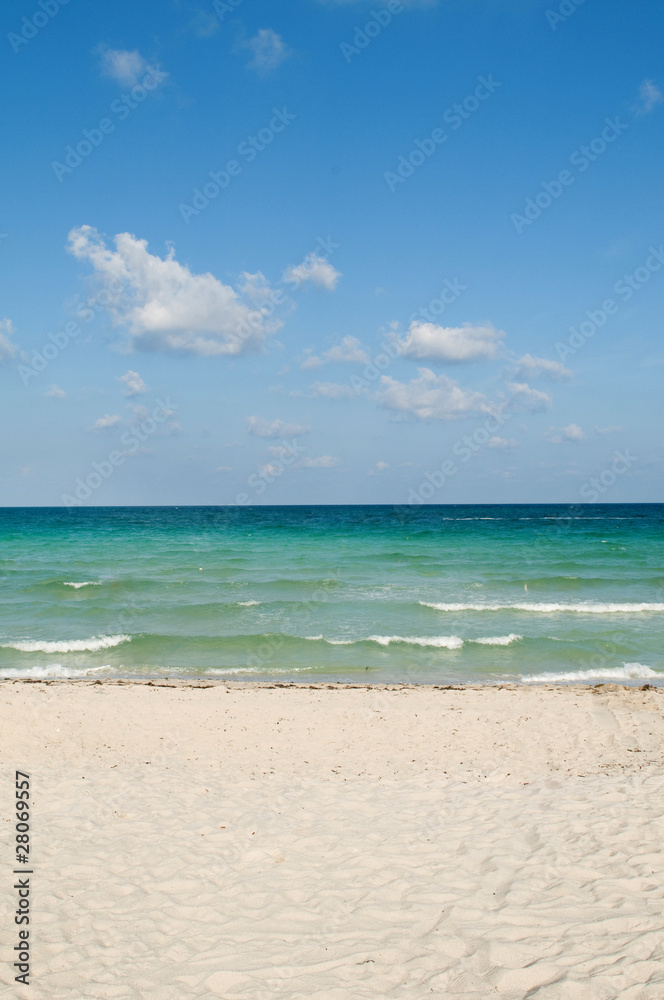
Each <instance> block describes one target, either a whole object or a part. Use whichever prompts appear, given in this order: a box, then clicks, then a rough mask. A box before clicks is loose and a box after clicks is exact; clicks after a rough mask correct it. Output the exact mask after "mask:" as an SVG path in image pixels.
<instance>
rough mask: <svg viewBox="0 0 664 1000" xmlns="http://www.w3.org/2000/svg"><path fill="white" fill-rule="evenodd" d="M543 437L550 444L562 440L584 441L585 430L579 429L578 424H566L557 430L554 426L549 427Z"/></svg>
mask: <svg viewBox="0 0 664 1000" xmlns="http://www.w3.org/2000/svg"><path fill="white" fill-rule="evenodd" d="M545 437H546V438H547V440H548V441H551V443H552V444H562V443H563V441H585V439H586V434H585V431H583V430H581V428H580V427H579V425H578V424H568V425H567V427H563V428H562V430H560V431H558V430H556V429H555V427H550V428H549V430H548V431H547V432H546V434H545Z"/></svg>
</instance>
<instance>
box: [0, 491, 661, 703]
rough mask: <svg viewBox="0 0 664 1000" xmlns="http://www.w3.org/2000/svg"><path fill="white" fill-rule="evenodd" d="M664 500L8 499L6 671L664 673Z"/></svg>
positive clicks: (594, 679) (634, 677)
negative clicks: (90, 503) (26, 504)
mask: <svg viewBox="0 0 664 1000" xmlns="http://www.w3.org/2000/svg"><path fill="white" fill-rule="evenodd" d="M663 528H664V505H663V504H611V505H585V504H584V505H583V506H580V505H576V506H569V505H564V504H556V505H544V504H534V505H530V504H521V505H510V506H505V505H500V506H493V505H488V504H487V505H472V506H471V505H446V506H421V507H409V506H343V507H341V506H317V507H307V506H297V507H268V506H264V507H91V508H84V507H81V508H74V509H71V510H67V509H64V508H23V509H19V508H4V509H0V595H1V600H0V676H2V677H14V678H16V677H33V678H49V677H53V678H58V677H90V678H103V677H124V678H131V677H140V678H152V679H155V678H163V677H171V678H175V677H178V678H187V677H201V676H203V677H210V678H216V679H223V678H228V679H229V680H281V681H298V682H313V681H331V682H335V681H337V682H359V683H366V682H371V683H396V682H406V683H418V684H464V683H491V684H497V683H504V682H518V683H524V684H536V683H543V682H550V683H563V684H564V683H573V682H577V683H579V682H590V683H601V682H606V683H608V682H611V681H614V682H619V683H631V684H645V683H648V684H655V685H661V684H663V683H664V641H663V640H664V544H663V542H664V532H663Z"/></svg>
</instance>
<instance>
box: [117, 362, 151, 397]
mask: <svg viewBox="0 0 664 1000" xmlns="http://www.w3.org/2000/svg"><path fill="white" fill-rule="evenodd" d="M118 382H122V383H123V385H124V387H125V388H124V395H125V396H140V395H141V393H144V392H147V391H148V387H147V385H146V384H145V382H144V381H143V379H142V378H141V376H140V375H139V374H138V372H133V371H132V370H131V368H130V369H129V371H128V372H125V374H124V375H120V376H119V378H118Z"/></svg>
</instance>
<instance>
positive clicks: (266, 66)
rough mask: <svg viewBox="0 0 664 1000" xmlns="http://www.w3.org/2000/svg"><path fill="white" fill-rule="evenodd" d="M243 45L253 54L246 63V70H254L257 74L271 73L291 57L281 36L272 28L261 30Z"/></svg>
mask: <svg viewBox="0 0 664 1000" xmlns="http://www.w3.org/2000/svg"><path fill="white" fill-rule="evenodd" d="M245 44H246V48H248V49H250V50H251V52H252V53H253V55H252V58H251V59H250V60H249V62H248V63H247V69H255V70H256V71H257V72H258V73H271V72H272V71H273V70H275V69H277V68H278V67H279V66H281V64H282V62H285V60H286V59H288V57H289V56H290V55H292V53H291V50H290V49H289V48H288V46H287V45H286V44H285V43H284V40H283V38H282V37H281V35H278V34H277V33H276V31H273V30H272V28H261V29H260V30H259V32H258V34H256V35H254V37H253V38H250V39H249V41H248V42H246V43H245Z"/></svg>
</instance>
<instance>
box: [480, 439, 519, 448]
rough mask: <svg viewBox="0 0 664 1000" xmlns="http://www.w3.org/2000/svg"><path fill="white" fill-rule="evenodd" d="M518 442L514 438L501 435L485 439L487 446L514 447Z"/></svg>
mask: <svg viewBox="0 0 664 1000" xmlns="http://www.w3.org/2000/svg"><path fill="white" fill-rule="evenodd" d="M518 443H519V442H518V441H515V440H514V438H501V437H492V438H489V440H488V441H487V444H488V446H489V448H516V446H517V445H518Z"/></svg>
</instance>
